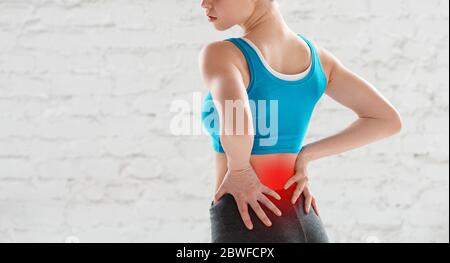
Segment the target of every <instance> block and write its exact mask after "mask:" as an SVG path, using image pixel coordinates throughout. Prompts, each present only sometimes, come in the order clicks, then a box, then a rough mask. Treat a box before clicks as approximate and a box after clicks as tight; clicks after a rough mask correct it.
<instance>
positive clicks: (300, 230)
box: [209, 188, 329, 243]
mask: <svg viewBox="0 0 450 263" xmlns="http://www.w3.org/2000/svg"><path fill="white" fill-rule="evenodd" d="M290 189H291V188H290ZM288 190H289V189H288ZM277 192H278V193H279V194H280V195H281V198H282V199H281V200H280V201H278V200H276V199H274V198H273V197H271V196H268V197H269V199H270V200H271V201H272V202H273V203H274V204H275V205H277V206H278V208H280V210H281V211H282V213H283V215H282V216H277V215H275V214H274V213H273V212H272V211H271V210H270V209H268V208H267V207H266V206H264V205H262V204H261V207H262V209H263V210H264V212H265V213H266V215H267V216H268V217H269V219H270V221H272V226H271V227H267V226H266V225H264V223H263V222H262V221H261V220H260V219H259V217H258V216H257V215H256V213H255V212H254V211H253V209H252V208H251V207H250V206H249V208H248V211H249V214H250V218H251V220H252V223H253V230H248V229H247V228H246V227H245V225H244V222H243V221H242V219H241V216H240V214H239V210H238V207H237V204H236V201H235V199H234V197H233V196H232V195H230V194H225V195H223V196H222V198H220V199H219V201H218V202H217V203H216V204H214V203H213V202H211V207H210V209H209V214H210V221H211V242H212V243H329V239H328V236H327V233H326V231H325V228H324V226H323V224H322V221H321V219H320V217H319V216H317V214H316V213H315V212H314V210H313V209H312V207H311V210H310V212H309V214H306V213H305V212H304V206H303V203H304V199H303V195H302V196H301V197H300V198H299V199H298V200H297V202H296V203H295V204H291V203H290V197H291V196H292V191H290V192H287V191H284V190H282V191H277Z"/></svg>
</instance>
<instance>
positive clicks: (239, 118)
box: [199, 42, 254, 170]
mask: <svg viewBox="0 0 450 263" xmlns="http://www.w3.org/2000/svg"><path fill="white" fill-rule="evenodd" d="M199 64H200V72H201V75H202V78H203V80H204V82H205V85H206V86H207V87H208V88H209V90H210V91H211V95H212V98H213V100H214V106H215V107H216V109H217V113H218V114H219V118H220V141H221V143H222V147H223V149H224V151H225V154H226V156H227V162H228V169H232V170H240V169H244V168H247V167H248V165H249V164H250V156H251V151H252V147H253V142H254V135H253V134H254V132H253V121H252V115H251V111H250V107H249V104H248V97H247V92H246V88H245V86H244V83H243V80H242V75H241V73H240V71H239V69H238V68H237V67H236V65H235V64H234V61H233V54H232V52H231V51H230V49H229V48H227V47H226V46H225V45H224V43H220V42H219V43H218V42H215V43H212V44H209V45H208V46H206V47H205V48H204V49H202V51H201V52H200V56H199ZM233 105H236V109H237V110H236V118H234V116H233V111H234V110H233V108H232V106H233ZM237 127H240V128H241V129H240V130H238V129H237ZM238 131H239V133H238Z"/></svg>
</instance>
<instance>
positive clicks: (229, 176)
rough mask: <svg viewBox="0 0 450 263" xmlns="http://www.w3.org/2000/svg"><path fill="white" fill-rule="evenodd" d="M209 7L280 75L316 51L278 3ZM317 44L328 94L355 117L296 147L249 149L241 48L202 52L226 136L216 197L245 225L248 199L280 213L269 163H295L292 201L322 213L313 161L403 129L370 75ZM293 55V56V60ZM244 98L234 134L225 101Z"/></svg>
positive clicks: (207, 2) (228, 2)
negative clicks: (265, 179) (291, 150)
mask: <svg viewBox="0 0 450 263" xmlns="http://www.w3.org/2000/svg"><path fill="white" fill-rule="evenodd" d="M201 7H202V8H204V11H205V17H206V14H208V15H211V16H214V17H217V18H218V19H217V20H215V21H214V22H211V24H212V26H214V28H215V29H217V30H218V31H225V30H227V29H229V28H231V27H233V26H235V25H238V26H239V27H240V28H241V29H242V30H243V37H246V38H248V39H250V40H251V41H252V42H253V43H255V44H256V45H257V46H258V47H259V49H260V50H261V51H262V53H263V56H264V58H265V60H266V61H267V62H268V63H269V65H270V66H271V67H272V68H273V69H274V70H276V71H278V72H280V73H283V74H298V73H300V72H303V71H305V70H306V69H307V67H308V65H309V63H310V60H311V54H310V50H309V47H308V46H307V44H306V43H304V42H302V41H300V40H299V38H298V36H297V35H296V32H294V31H292V30H290V29H289V27H288V26H287V25H286V23H285V22H284V20H283V17H282V15H281V13H280V11H279V9H278V4H277V3H276V2H270V1H269V0H202V1H201ZM312 43H313V45H314V46H315V47H316V49H317V51H318V55H319V59H320V61H321V64H322V67H323V69H324V73H325V75H326V78H327V86H326V90H325V94H326V95H327V96H329V97H330V98H332V99H333V100H335V101H337V102H338V103H340V104H342V105H343V106H345V107H346V108H348V109H350V110H352V111H353V112H354V113H356V115H357V119H356V120H355V121H354V122H352V123H351V124H350V125H349V126H347V127H346V128H345V129H343V130H342V131H340V132H338V133H336V134H334V135H331V136H329V137H326V138H323V139H321V140H319V141H316V142H313V143H310V144H307V145H304V146H303V148H302V150H301V152H300V153H298V154H284V153H283V154H264V155H251V149H252V145H253V142H254V138H253V137H254V136H253V127H252V115H251V111H250V108H249V107H248V104H246V103H248V97H247V93H246V89H247V87H248V84H249V81H250V75H249V72H248V65H247V62H246V60H245V57H244V56H243V54H242V53H241V51H240V50H239V49H238V48H237V47H235V46H234V45H233V44H232V43H230V42H228V41H217V42H212V43H209V44H207V45H206V46H204V47H203V48H202V50H201V52H200V54H199V67H200V72H201V75H202V78H203V81H204V83H205V85H206V86H207V87H208V88H209V89H210V91H211V93H212V96H213V98H214V103H215V106H216V108H217V110H218V113H219V117H220V126H221V137H220V139H221V142H222V146H223V148H224V150H225V154H222V153H215V157H216V158H215V159H216V188H215V194H214V198H213V199H214V202H217V201H218V200H219V199H220V198H221V197H222V196H223V195H224V194H226V193H229V194H231V195H232V196H233V197H234V198H235V200H236V203H237V206H238V209H239V212H240V215H241V217H242V220H243V222H244V224H245V225H246V227H247V228H248V229H250V230H251V229H253V223H252V222H251V219H250V216H249V213H248V209H249V206H250V208H252V209H253V210H254V211H255V213H256V214H257V215H258V217H259V219H260V220H261V221H262V222H263V223H264V224H265V225H266V226H271V224H272V223H271V222H270V220H269V218H268V217H267V215H266V214H265V213H264V211H263V210H262V208H261V204H263V205H265V206H266V207H268V208H269V209H270V210H271V211H272V212H273V213H275V214H276V215H279V216H281V211H280V210H279V209H278V208H277V207H276V206H275V205H274V204H273V203H272V202H271V201H270V200H269V199H268V198H267V196H266V195H270V196H272V197H274V198H276V199H279V198H280V196H279V195H278V194H277V193H276V192H275V191H274V189H269V188H268V187H267V186H266V185H264V184H263V183H262V182H261V178H262V176H261V175H262V174H264V172H265V171H264V164H266V163H282V164H283V166H285V167H287V168H288V169H287V170H289V169H291V170H292V173H291V174H289V177H288V179H287V180H286V182H285V188H288V187H291V186H292V187H294V186H295V191H294V193H293V195H292V199H291V202H292V203H295V201H296V200H297V199H298V198H299V197H300V195H303V196H304V197H305V211H306V212H307V213H309V211H310V209H311V207H312V208H313V209H314V211H315V212H316V213H317V214H318V209H317V203H316V198H315V197H314V195H313V194H312V192H311V190H310V188H309V185H308V178H309V175H308V171H307V167H308V165H309V164H310V163H311V162H312V161H315V160H318V159H321V158H324V157H327V156H332V155H336V154H339V153H342V152H345V151H349V150H352V149H355V148H358V147H361V146H363V145H367V144H369V143H373V142H375V141H378V140H381V139H383V138H387V137H389V136H392V135H394V134H396V133H399V132H400V130H401V127H402V121H401V118H400V114H399V113H398V111H397V110H396V109H395V108H394V107H393V106H392V104H391V103H389V101H388V100H387V99H386V98H384V97H383V96H382V94H381V93H380V92H379V91H378V90H377V89H376V88H375V87H374V86H373V85H371V84H370V83H369V82H367V81H366V80H364V79H363V78H362V77H361V76H358V75H357V74H355V73H354V72H352V71H351V70H350V69H348V68H347V67H346V66H344V65H343V64H342V62H341V61H340V60H339V59H338V58H337V57H336V56H334V55H333V54H332V53H331V52H330V51H328V50H326V49H325V48H323V47H321V46H320V45H318V43H316V42H312ZM292 58H296V59H292ZM227 100H229V101H230V100H231V101H241V102H244V103H243V105H244V106H243V109H244V110H243V115H244V118H243V120H244V123H245V127H246V128H249V129H248V130H247V129H245V132H244V133H243V134H236V131H235V129H234V128H233V127H234V126H235V125H236V124H237V120H236V119H231V120H229V119H225V117H224V116H225V115H224V109H223V107H222V105H225V101H227Z"/></svg>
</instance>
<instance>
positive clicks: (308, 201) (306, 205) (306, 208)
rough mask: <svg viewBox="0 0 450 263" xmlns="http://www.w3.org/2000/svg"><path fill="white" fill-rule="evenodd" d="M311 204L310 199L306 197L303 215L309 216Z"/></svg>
mask: <svg viewBox="0 0 450 263" xmlns="http://www.w3.org/2000/svg"><path fill="white" fill-rule="evenodd" d="M311 203H312V197H311V196H308V197H306V198H305V213H306V214H309V211H310V210H311Z"/></svg>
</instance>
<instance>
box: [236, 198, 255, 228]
mask: <svg viewBox="0 0 450 263" xmlns="http://www.w3.org/2000/svg"><path fill="white" fill-rule="evenodd" d="M237 204H238V210H239V214H240V215H241V218H242V221H244V224H245V226H246V227H247V228H248V229H249V230H252V229H253V223H252V220H251V219H250V215H249V214H248V206H247V203H245V202H237Z"/></svg>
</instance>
